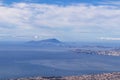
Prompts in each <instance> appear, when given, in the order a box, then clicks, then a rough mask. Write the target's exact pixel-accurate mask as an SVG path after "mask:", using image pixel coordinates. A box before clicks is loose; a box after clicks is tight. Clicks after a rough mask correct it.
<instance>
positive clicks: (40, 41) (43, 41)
mask: <svg viewBox="0 0 120 80" xmlns="http://www.w3.org/2000/svg"><path fill="white" fill-rule="evenodd" d="M27 43H31V44H40V43H62V42H61V41H59V40H58V39H55V38H52V39H44V40H39V41H29V42H27Z"/></svg>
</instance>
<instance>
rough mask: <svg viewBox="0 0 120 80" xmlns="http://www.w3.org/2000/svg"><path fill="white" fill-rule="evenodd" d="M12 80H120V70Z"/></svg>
mask: <svg viewBox="0 0 120 80" xmlns="http://www.w3.org/2000/svg"><path fill="white" fill-rule="evenodd" d="M11 80H120V72H113V73H103V74H96V75H82V76H69V77H35V78H21V79H11Z"/></svg>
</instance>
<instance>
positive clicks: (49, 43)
mask: <svg viewBox="0 0 120 80" xmlns="http://www.w3.org/2000/svg"><path fill="white" fill-rule="evenodd" d="M27 45H32V46H41V47H62V46H64V43H63V42H61V41H59V40H58V39H55V38H52V39H45V40H40V41H29V42H27Z"/></svg>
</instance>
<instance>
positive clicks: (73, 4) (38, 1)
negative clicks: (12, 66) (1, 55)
mask: <svg viewBox="0 0 120 80" xmlns="http://www.w3.org/2000/svg"><path fill="white" fill-rule="evenodd" d="M47 38H58V39H60V40H63V41H101V40H102V41H108V40H112V41H113V40H114V41H119V40H120V1H119V0H0V41H29V40H41V39H47Z"/></svg>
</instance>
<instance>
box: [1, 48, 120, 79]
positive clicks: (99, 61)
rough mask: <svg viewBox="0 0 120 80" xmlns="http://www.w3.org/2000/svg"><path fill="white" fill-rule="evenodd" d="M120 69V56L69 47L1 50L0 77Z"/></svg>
mask: <svg viewBox="0 0 120 80" xmlns="http://www.w3.org/2000/svg"><path fill="white" fill-rule="evenodd" d="M117 71H120V57H115V56H104V55H96V54H92V55H91V54H76V53H74V52H71V51H70V50H69V49H61V48H56V49H54V48H51V49H49V48H48V49H47V48H46V49H40V48H37V49H36V48H31V49H30V48H29V49H25V48H22V49H15V48H14V49H0V79H8V78H19V77H34V76H71V75H82V74H96V73H103V72H117Z"/></svg>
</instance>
